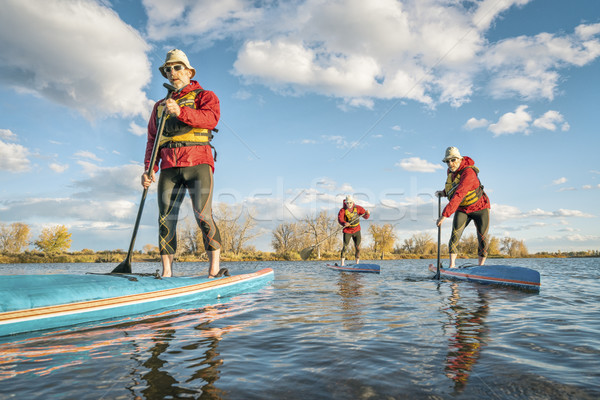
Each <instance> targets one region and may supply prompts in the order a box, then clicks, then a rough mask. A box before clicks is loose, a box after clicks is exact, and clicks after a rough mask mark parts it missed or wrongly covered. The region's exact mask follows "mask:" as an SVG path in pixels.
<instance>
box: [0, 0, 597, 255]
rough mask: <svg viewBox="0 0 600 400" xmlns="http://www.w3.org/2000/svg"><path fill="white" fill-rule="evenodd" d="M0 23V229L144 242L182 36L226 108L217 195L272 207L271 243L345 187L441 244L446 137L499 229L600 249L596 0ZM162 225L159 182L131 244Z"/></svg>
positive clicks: (240, 9)
mask: <svg viewBox="0 0 600 400" xmlns="http://www.w3.org/2000/svg"><path fill="white" fill-rule="evenodd" d="M0 33H1V35H0V37H1V39H0V103H1V107H2V114H0V221H1V222H3V223H7V224H10V223H12V222H24V223H27V224H29V225H30V227H31V229H32V231H33V235H34V237H37V235H38V234H39V232H40V231H41V229H43V228H44V227H46V226H52V225H59V224H60V225H66V226H67V227H68V228H69V231H70V232H71V233H72V235H73V236H72V239H73V245H72V250H81V249H84V248H90V249H94V250H104V249H116V248H121V249H126V248H127V247H128V245H129V240H130V238H131V233H132V226H133V223H134V221H135V215H136V213H137V210H138V205H139V199H140V195H141V187H140V185H139V176H140V174H141V173H142V171H143V166H142V161H143V154H144V148H145V143H146V138H145V133H146V125H147V118H148V116H149V113H150V111H151V107H152V104H153V102H154V101H155V100H157V99H159V98H162V97H163V96H164V95H165V89H164V88H163V86H162V83H163V82H164V81H165V80H164V78H163V77H162V76H161V75H160V73H159V72H158V66H159V65H161V63H162V62H163V60H164V56H165V54H166V52H167V51H168V50H170V49H172V48H180V49H182V50H184V51H185V52H186V53H187V55H188V57H189V59H190V62H191V64H192V65H193V66H194V67H195V68H196V70H197V74H196V78H195V79H197V80H198V81H199V83H200V84H201V85H202V86H203V87H204V88H205V89H209V90H212V91H214V92H215V93H216V94H217V95H218V97H219V99H220V101H221V108H222V114H221V121H220V123H219V126H218V128H219V133H218V136H217V138H216V139H215V140H214V142H213V143H214V145H215V146H216V148H217V151H218V161H217V164H216V172H215V202H216V203H226V204H228V205H230V206H234V207H235V209H236V210H239V212H241V213H243V215H244V216H248V215H249V216H251V217H252V218H254V219H256V221H257V228H256V233H258V234H259V236H258V237H257V238H256V239H255V240H254V241H253V244H254V245H255V246H256V247H257V248H258V249H260V250H266V251H270V250H271V248H270V241H271V234H270V233H271V230H272V229H273V228H274V227H275V226H277V225H278V224H280V223H282V222H292V221H296V220H299V219H301V218H303V217H304V216H306V215H314V214H316V213H318V212H320V211H321V210H326V211H328V212H330V213H331V214H332V215H333V214H334V213H336V212H337V210H338V209H339V207H340V206H341V200H342V198H343V197H344V196H345V195H346V194H349V193H352V194H354V195H355V197H356V199H357V203H358V204H360V205H363V206H365V207H367V208H369V209H370V210H371V212H372V219H370V220H369V221H366V222H365V223H363V228H367V227H368V224H369V223H378V224H382V223H391V224H393V225H394V227H395V229H396V233H397V236H398V242H399V243H401V242H402V241H403V240H404V239H407V238H409V237H410V236H412V235H413V234H415V233H419V232H427V233H430V234H431V235H432V237H433V238H435V237H436V228H435V225H434V222H435V218H436V215H437V200H436V199H435V198H434V197H433V193H434V191H435V190H438V189H441V188H442V187H443V183H444V180H445V166H444V165H443V164H442V163H441V159H442V157H443V153H444V150H445V148H446V147H447V146H457V147H458V148H459V149H460V151H461V153H462V154H463V155H467V156H470V157H471V158H473V159H474V160H475V163H476V165H477V166H478V167H479V168H480V170H481V173H480V178H481V180H482V182H483V184H484V185H485V188H486V191H487V193H488V194H489V196H490V199H491V201H492V213H491V229H490V233H491V234H492V235H494V236H496V237H504V236H510V237H513V238H516V239H519V240H521V239H522V240H524V241H525V243H526V245H527V247H528V249H529V250H530V251H532V252H537V251H544V250H548V251H557V250H561V251H572V250H588V249H595V250H598V249H599V248H600V230H599V229H598V222H599V218H598V217H599V212H598V209H597V204H598V199H599V194H600V163H599V161H598V159H599V156H598V151H599V149H600V146H599V144H600V143H599V142H600V139H599V136H600V135H599V134H598V133H599V132H598V129H599V128H598V126H600V116H599V114H600V113H599V112H598V104H600V85H599V83H600V74H599V73H598V72H599V71H600V69H599V67H600V60H599V59H600V2H599V1H597V0H572V1H569V2H565V1H560V0H480V1H476V0H472V1H459V0H454V1H450V0H412V1H408V0H402V1H398V0H373V1H368V2H367V1H364V0H345V1H337V0H305V1H300V0H298V1H282V2H277V1H246V0H222V1H218V2H214V1H193V0H179V1H164V0H143V1H125V0H113V1H107V0H106V1H104V0H98V1H83V0H80V1H75V0H71V1H59V0H39V1H36V0H34V1H20V0H5V1H3V12H2V13H1V14H0ZM189 215H191V214H190V212H189V209H184V210H182V215H181V217H182V219H183V218H184V217H186V216H189ZM156 219H157V207H156V194H155V192H154V191H152V192H151V193H150V196H149V197H148V200H147V202H146V207H145V210H144V216H143V219H142V224H141V227H140V232H139V233H138V237H137V242H136V248H138V249H141V248H142V247H143V246H144V245H145V244H148V243H150V244H156V241H157V239H156V236H157V228H156ZM449 231H450V225H449V224H445V225H444V229H443V235H442V241H443V242H447V239H448V235H449ZM473 232H474V228H473V227H469V228H467V231H466V234H469V233H473Z"/></svg>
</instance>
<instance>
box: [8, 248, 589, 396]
mask: <svg viewBox="0 0 600 400" xmlns="http://www.w3.org/2000/svg"><path fill="white" fill-rule="evenodd" d="M429 262H430V261H428V260H401V261H382V262H381V263H380V264H381V267H382V268H381V274H380V275H375V274H350V273H340V272H336V271H330V270H327V269H326V268H325V267H324V263H322V262H258V263H256V262H255V263H225V265H226V266H227V267H228V268H229V270H230V271H231V272H232V273H244V272H252V271H256V270H258V269H261V268H264V267H270V268H273V269H274V271H275V280H274V281H273V282H272V283H271V284H270V285H267V286H265V287H264V288H262V289H261V290H258V291H256V292H253V293H247V294H244V295H240V296H236V297H233V298H224V299H221V300H220V301H219V302H218V303H214V304H212V305H205V304H202V305H194V304H192V305H191V306H190V307H189V308H188V309H180V310H173V311H170V312H164V313H160V314H156V315H151V316H145V317H134V318H128V319H124V320H121V321H104V322H101V323H97V324H94V325H87V326H80V327H74V328H69V329H63V330H54V331H48V332H42V333H36V334H35V335H34V334H29V335H17V336H12V337H3V338H0V399H2V400H4V399H13V398H14V399H17V398H18V399H407V398H408V399H483V398H487V399H598V398H600V306H599V305H600V280H599V279H598V278H599V275H600V261H599V260H598V259H549V260H548V259H525V260H503V261H502V263H504V264H510V265H520V266H525V267H529V268H534V269H536V270H538V271H540V273H541V276H542V289H541V290H540V292H539V293H530V292H524V291H520V290H518V289H510V288H501V287H492V286H485V285H480V284H475V283H468V282H450V281H444V280H442V281H435V280H432V279H431V275H432V274H431V273H430V272H428V271H427V265H428V264H429ZM113 267H114V265H112V264H52V265H49V264H46V265H21V264H18V265H0V274H19V273H25V274H37V273H58V272H83V271H89V272H109V271H110V270H112V268H113ZM157 267H158V265H157V264H145V263H141V264H137V263H136V264H133V268H134V271H135V272H154V270H155V269H156V268H157ZM205 270H206V265H205V264H197V263H185V264H179V265H177V266H176V271H175V272H176V274H179V275H186V274H193V273H204V272H205ZM0 279H1V277H0ZM0 300H1V299H0Z"/></svg>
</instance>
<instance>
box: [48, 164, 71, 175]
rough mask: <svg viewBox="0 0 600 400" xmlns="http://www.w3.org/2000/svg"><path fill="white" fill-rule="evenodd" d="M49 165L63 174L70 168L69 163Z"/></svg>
mask: <svg viewBox="0 0 600 400" xmlns="http://www.w3.org/2000/svg"><path fill="white" fill-rule="evenodd" d="M48 167H49V168H50V169H51V170H52V171H54V172H56V173H59V174H62V173H63V172H65V171H66V170H67V169H68V168H69V165H68V164H59V163H50V165H49V166H48Z"/></svg>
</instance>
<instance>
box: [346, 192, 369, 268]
mask: <svg viewBox="0 0 600 400" xmlns="http://www.w3.org/2000/svg"><path fill="white" fill-rule="evenodd" d="M370 216H371V214H370V213H369V210H366V209H364V208H363V207H361V206H359V205H356V204H354V198H353V197H352V196H351V195H348V196H346V198H345V199H344V201H343V207H342V208H341V209H340V211H339V212H338V222H339V224H340V225H342V226H343V227H344V229H343V230H342V231H343V234H344V238H343V243H344V245H343V246H342V251H341V265H344V260H345V258H344V253H345V252H346V247H347V246H348V244H349V243H350V238H352V241H353V242H354V255H355V257H356V263H357V264H358V263H359V262H360V241H361V235H360V222H359V220H360V217H363V218H364V219H369V217H370Z"/></svg>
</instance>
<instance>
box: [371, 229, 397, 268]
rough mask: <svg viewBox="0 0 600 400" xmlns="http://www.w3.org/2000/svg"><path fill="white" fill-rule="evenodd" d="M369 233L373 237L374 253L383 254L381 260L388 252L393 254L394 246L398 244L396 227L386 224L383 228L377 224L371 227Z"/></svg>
mask: <svg viewBox="0 0 600 400" xmlns="http://www.w3.org/2000/svg"><path fill="white" fill-rule="evenodd" d="M369 232H370V233H371V236H372V237H373V251H374V252H375V253H379V254H381V259H382V260H383V255H384V253H385V252H386V251H387V252H391V251H392V250H393V249H394V244H395V242H396V234H395V233H394V227H393V226H392V224H385V225H381V226H380V225H377V224H371V225H369Z"/></svg>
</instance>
